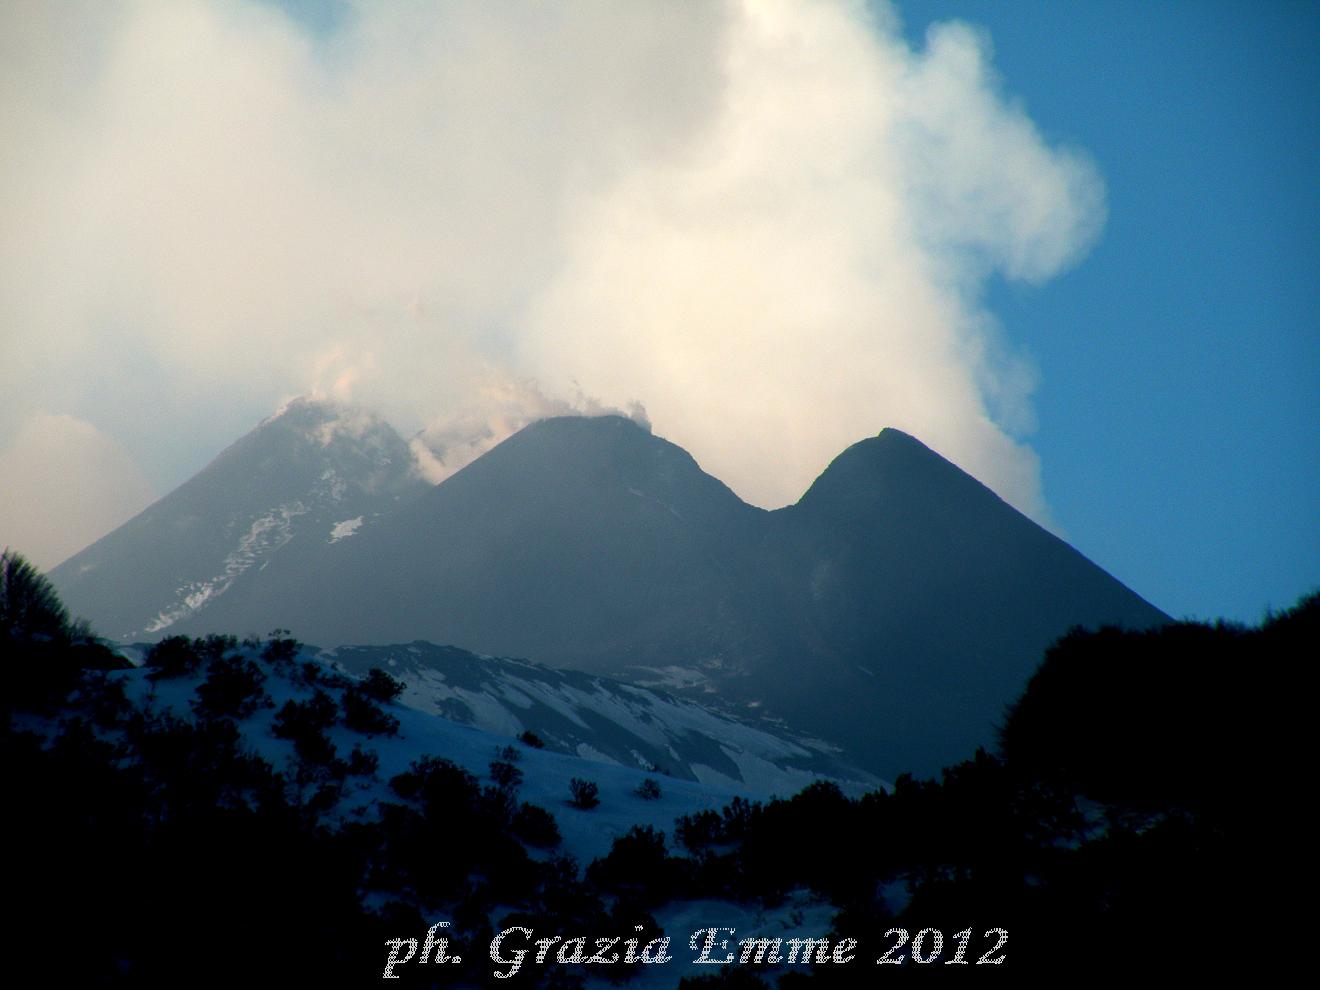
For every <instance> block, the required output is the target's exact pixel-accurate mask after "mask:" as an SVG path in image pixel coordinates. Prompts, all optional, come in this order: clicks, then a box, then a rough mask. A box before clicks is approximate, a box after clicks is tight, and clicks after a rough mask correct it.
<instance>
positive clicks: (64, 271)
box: [0, 0, 1104, 563]
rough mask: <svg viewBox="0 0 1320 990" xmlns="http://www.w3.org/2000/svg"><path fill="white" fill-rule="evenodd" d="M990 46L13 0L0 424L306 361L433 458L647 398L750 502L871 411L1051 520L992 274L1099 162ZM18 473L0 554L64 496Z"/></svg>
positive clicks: (291, 368)
mask: <svg viewBox="0 0 1320 990" xmlns="http://www.w3.org/2000/svg"><path fill="white" fill-rule="evenodd" d="M990 63H991V55H990V48H989V42H988V39H986V38H984V37H982V36H981V35H979V34H978V33H977V32H976V31H975V30H973V29H972V28H970V27H968V26H966V25H962V24H958V23H950V24H944V25H940V26H938V27H936V28H935V29H933V30H932V32H931V33H930V34H929V36H928V38H927V39H926V43H925V45H924V47H922V48H921V49H920V50H917V51H914V50H913V49H912V48H911V47H909V46H908V45H907V43H906V42H905V41H904V40H903V39H902V37H901V35H900V32H899V30H898V25H897V22H896V20H895V19H894V15H893V14H892V13H891V12H890V11H888V9H887V8H879V7H876V6H875V5H870V6H866V5H862V4H860V3H851V2H843V0H837V2H820V3H812V4H806V3H801V2H796V0H747V2H729V3H698V4H679V3H671V2H666V0H656V2H651V3H647V2H640V0H638V2H630V3H626V4H620V3H614V2H601V3H587V2H580V3H573V4H562V5H561V4H526V5H523V4H504V3H500V4H490V3H483V2H471V3H444V4H409V5H404V4H397V5H396V4H383V3H374V2H371V3H367V2H363V3H361V4H360V5H356V6H352V7H350V8H349V10H348V12H347V14H346V15H345V17H344V18H343V19H342V22H341V23H340V24H339V25H338V26H337V27H336V28H335V29H333V30H331V31H328V32H326V31H321V32H317V31H312V30H310V29H308V28H307V27H305V26H303V25H300V24H299V23H298V22H297V21H295V20H293V19H292V18H290V17H289V16H288V15H287V14H286V13H285V12H283V11H282V10H281V9H279V8H278V7H275V6H271V5H268V4H264V3H256V2H250V0H249V2H238V0H234V2H223V0H212V2H200V0H199V2H191V3H170V4H159V3H145V2H144V3H125V4H115V5H109V4H101V3H88V4H87V5H85V6H82V7H74V6H73V5H71V4H58V5H57V4H41V3H32V4H23V3H10V4H5V5H4V6H3V8H0V114H2V115H3V120H4V122H5V123H4V135H5V140H4V141H3V144H2V147H0V189H2V190H3V192H0V195H2V196H3V201H2V204H0V387H3V389H4V392H5V395H6V396H7V397H8V398H9V402H7V403H6V404H5V408H4V409H3V410H0V450H3V449H4V448H6V447H7V448H9V449H10V450H11V451H12V450H13V449H16V447H17V446H18V445H21V444H23V443H25V442H26V441H25V440H24V439H23V436H22V435H21V434H22V431H23V430H24V424H25V423H29V422H30V421H31V418H32V417H33V416H34V415H36V414H37V413H38V412H39V411H40V410H44V409H56V410H60V411H65V410H68V411H70V412H76V413H77V414H78V415H79V416H81V417H82V418H84V419H88V420H92V421H93V422H95V424H96V425H97V427H99V428H100V430H101V431H103V432H104V433H105V434H108V435H109V436H111V437H119V438H124V437H126V436H127V435H128V432H129V431H133V430H142V429H152V430H158V431H168V430H170V429H172V428H175V429H177V423H178V422H180V421H184V420H186V419H187V417H188V415H189V414H188V413H186V412H185V410H192V413H191V415H192V417H193V419H194V421H195V419H196V418H197V415H198V414H197V410H198V409H201V410H208V409H221V408H225V407H232V406H233V405H234V404H235V403H242V404H247V405H248V406H250V407H251V420H252V421H253V422H255V421H256V420H258V419H260V418H261V417H262V416H263V415H265V414H266V413H268V412H269V411H270V409H272V408H273V407H274V406H275V405H276V404H277V403H278V402H279V401H280V399H282V398H285V397H287V396H288V395H290V394H294V393H299V392H306V391H313V390H316V391H320V392H322V393H324V394H328V395H333V396H337V397H340V398H351V399H353V400H355V401H358V402H362V403H364V404H367V405H369V406H373V407H375V408H377V409H379V410H380V411H381V412H382V413H384V414H385V415H386V417H387V418H389V419H390V420H391V421H393V422H394V423H395V425H397V426H399V427H400V428H401V429H403V430H404V431H405V432H406V433H409V434H412V433H414V432H416V431H418V430H422V429H425V432H423V433H422V435H421V437H420V438H419V441H420V442H419V443H418V444H416V445H415V447H416V448H417V449H418V450H419V455H420V456H419V460H420V462H421V463H422V464H423V466H424V467H425V468H427V469H428V470H429V471H430V472H431V473H432V476H434V477H438V476H440V475H443V474H444V473H447V472H449V471H452V470H453V469H455V468H456V467H458V466H461V464H462V463H465V462H466V461H467V460H469V459H471V457H473V456H477V455H478V454H480V453H481V452H482V451H483V450H485V449H487V448H488V447H489V446H490V445H491V444H493V443H494V442H497V441H498V440H499V439H501V438H502V436H503V435H507V432H508V431H510V430H512V429H515V428H517V426H519V425H521V424H522V423H524V422H526V421H528V420H529V419H531V418H535V417H537V416H540V415H546V414H553V413H557V412H565V411H570V410H574V409H577V410H584V411H592V410H598V409H604V408H623V409H632V408H633V404H635V403H641V404H644V406H645V410H646V413H647V414H649V417H650V419H651V420H652V421H653V422H654V424H655V429H656V431H657V432H658V433H660V434H661V435H663V436H665V437H668V438H670V439H672V440H674V441H675V442H677V443H679V444H680V445H682V446H684V447H686V448H688V449H689V450H691V451H692V452H693V454H694V455H695V456H696V457H697V459H698V460H699V461H700V462H701V463H702V465H703V467H705V468H706V469H707V470H709V471H711V472H712V473H714V474H716V475H717V476H719V477H720V478H722V479H723V480H725V481H727V482H728V483H729V484H730V485H731V486H732V487H733V488H734V489H735V490H736V491H737V492H738V493H739V494H741V495H742V496H743V497H745V498H747V499H748V500H750V501H753V502H756V503H759V504H763V505H777V504H783V503H785V502H789V501H792V500H794V499H796V498H797V497H798V496H799V495H800V494H801V492H802V491H803V490H804V489H805V487H806V486H807V484H809V482H810V481H811V479H812V478H813V477H814V476H815V475H816V474H818V473H819V472H820V470H821V469H822V468H823V467H824V466H825V464H826V463H827V462H828V460H829V458H830V457H832V456H833V455H834V454H836V453H838V452H839V451H840V450H841V449H842V448H843V447H844V446H846V445H847V444H849V443H851V442H854V441H856V440H858V439H860V438H862V437H863V436H867V435H871V434H874V433H876V432H877V431H878V430H879V429H881V428H882V427H884V426H887V425H892V426H898V427H900V428H902V429H906V430H908V431H909V432H912V433H914V434H916V435H917V436H919V437H921V438H922V439H923V440H924V441H925V442H927V443H928V444H930V445H931V446H933V447H934V448H936V449H937V450H939V451H941V452H942V453H944V454H945V455H946V456H948V457H950V458H951V459H953V460H955V461H956V462H957V463H959V464H961V465H962V466H963V467H965V468H966V469H967V470H969V471H971V472H972V473H973V474H975V475H976V476H978V477H979V478H981V479H982V480H984V481H985V482H986V483H987V484H989V485H991V486H992V487H993V488H995V489H996V490H997V491H999V492H1000V493H1001V494H1002V495H1003V496H1004V497H1005V498H1007V499H1008V500H1009V501H1011V502H1013V503H1014V504H1016V505H1017V506H1019V507H1020V508H1022V509H1024V510H1026V511H1028V512H1030V513H1032V514H1034V515H1036V516H1037V517H1041V516H1042V515H1043V514H1044V512H1045V508H1044V504H1043V501H1042V499H1041V494H1040V484H1039V472H1038V465H1037V462H1036V458H1035V455H1034V454H1033V452H1032V451H1031V450H1030V448H1029V447H1027V446H1026V445H1025V444H1024V443H1023V441H1022V439H1021V438H1022V437H1023V436H1025V435H1026V434H1027V433H1029V431H1030V430H1031V428H1032V412H1031V404H1030V395H1031V390H1032V387H1033V384H1034V374H1033V371H1032V368H1031V366H1030V363H1029V362H1028V361H1026V360H1025V359H1024V358H1023V357H1022V356H1021V355H1019V354H1018V353H1016V352H1015V351H1014V350H1013V349H1012V348H1011V347H1010V346H1009V345H1008V344H1007V342H1006V341H1005V340H1004V339H1003V336H1002V334H1001V333H1000V331H999V329H998V327H997V325H996V323H995V321H994V319H993V318H992V316H991V315H990V314H989V313H988V312H987V311H986V310H985V308H984V306H983V304H982V302H981V296H982V292H983V287H984V285H985V282H986V279H987V278H989V277H990V276H992V275H994V274H996V273H1000V274H1003V275H1005V276H1007V277H1009V278H1014V279H1024V280H1028V281H1040V280H1043V279H1046V278H1049V277H1050V276H1051V275H1053V274H1055V273H1057V272H1058V271H1060V270H1061V269H1063V268H1064V267H1066V266H1068V265H1069V264H1071V263H1073V262H1074V261H1076V260H1077V259H1078V258H1079V257H1080V256H1081V254H1083V253H1084V252H1085V250H1086V249H1087V248H1088V247H1089V245H1090V244H1091V242H1092V241H1093V240H1094V238H1095V237H1096V236H1097V234H1098V232H1099V229H1100V226H1101V224H1102V222H1103V213H1104V209H1103V187H1102V184H1101V182H1100V180H1099V178H1098V176H1097V175H1096V173H1095V171H1094V169H1093V168H1092V167H1091V166H1090V165H1089V164H1088V163H1087V160H1086V159H1085V157H1084V156H1082V155H1079V154H1078V153H1076V152H1073V151H1069V150H1067V149H1059V148H1052V147H1050V146H1048V145H1047V144H1046V143H1045V142H1044V141H1043V139H1042V138H1041V136H1040V135H1039V133H1038V132H1037V131H1036V129H1035V127H1034V126H1033V124H1032V122H1031V121H1030V119H1029V118H1028V117H1027V116H1026V114H1025V113H1024V112H1023V110H1022V109H1021V108H1020V107H1018V106H1017V105H1016V104H1014V103H1013V102H1012V101H1011V100H1010V99H1008V98H1007V97H1006V96H1005V95H1004V94H1003V93H1002V92H1001V89H1000V86H999V83H998V81H997V79H996V77H995V75H994V73H993V70H992V68H991V64H990ZM144 396H145V399H144ZM130 397H131V399H130ZM588 397H590V398H588ZM144 401H146V402H149V403H150V405H151V408H152V409H153V413H154V415H153V416H152V417H151V425H150V426H149V427H148V426H144V425H142V423H141V422H140V420H141V416H140V409H141V407H142V403H143V402H144ZM134 410H137V411H138V412H137V413H136V414H135V413H134ZM135 415H136V418H135ZM126 445H127V444H126ZM128 446H132V445H128ZM141 446H142V447H143V448H148V447H149V446H150V445H149V444H145V443H143V444H141ZM216 449H218V444H217V445H214V446H211V447H209V448H207V449H201V450H198V451H197V452H196V457H197V459H198V460H195V461H193V462H191V463H187V464H178V465H163V464H161V463H156V464H145V463H144V464H143V465H142V466H143V468H144V470H145V471H146V472H147V473H148V474H149V475H153V476H156V477H160V476H169V475H171V473H173V475H174V478H175V481H178V480H182V477H183V476H185V475H186V474H187V473H190V472H191V471H194V470H196V469H197V467H199V466H200V461H201V460H202V459H204V458H205V457H208V456H210V455H211V454H212V453H214V452H215V450H216ZM25 450H26V448H25ZM4 456H8V455H4ZM24 456H25V457H27V458H29V460H30V456H31V452H30V451H27V452H26V453H25V454H24ZM58 456H59V455H58V453H57V452H56V451H55V450H54V449H53V448H52V452H51V457H50V459H49V461H48V462H47V464H46V467H47V469H48V471H49V473H50V476H52V477H53V475H54V474H56V473H58V472H57V471H56V467H57V465H59V464H61V463H64V464H66V465H67V468H66V470H67V479H66V480H65V481H63V482H62V483H63V484H65V485H69V484H73V483H74V482H73V480H72V479H73V478H76V479H77V481H76V484H77V485H79V486H81V487H82V489H83V490H85V491H91V490H94V487H95V486H96V485H97V484H98V483H99V482H100V479H98V478H96V477H88V476H87V472H86V471H85V469H84V468H83V467H82V466H81V465H79V464H78V463H77V461H76V459H74V460H66V461H64V462H61V461H59V460H58V459H57V458H58ZM147 456H150V455H147ZM161 456H162V457H164V456H165V455H164V454H162V455H161ZM47 483H54V482H51V481H49V478H48V482H47ZM27 490H29V493H30V496H31V499H32V505H31V506H29V507H28V508H32V509H33V511H28V509H27V508H25V509H23V510H22V511H19V510H15V509H13V507H6V509H5V513H4V515H3V517H0V540H9V541H10V542H13V543H15V545H19V546H20V547H21V546H22V543H23V541H24V539H25V538H30V537H33V536H36V535H38V534H40V533H41V532H42V531H43V529H45V530H54V529H57V528H59V527H64V526H66V520H65V519H63V518H59V517H57V516H56V515H54V514H47V516H46V517H45V519H44V521H43V522H39V523H33V522H31V521H30V520H31V518H32V517H33V516H34V513H36V508H35V507H38V506H40V505H41V504H42V500H43V497H44V496H43V494H42V492H41V491H38V490H36V489H34V488H33V486H31V485H29V486H27ZM105 498H106V500H107V502H112V501H114V498H115V496H113V493H112V492H110V491H107V492H106V493H105ZM119 499H120V501H122V500H123V499H122V493H121V496H120V497H119ZM55 508H58V509H59V511H60V512H61V513H62V512H63V511H64V507H59V506H56V507H55ZM36 514H39V513H36ZM25 520H27V521H25ZM47 563H53V561H47Z"/></svg>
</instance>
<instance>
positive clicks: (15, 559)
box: [0, 548, 74, 640]
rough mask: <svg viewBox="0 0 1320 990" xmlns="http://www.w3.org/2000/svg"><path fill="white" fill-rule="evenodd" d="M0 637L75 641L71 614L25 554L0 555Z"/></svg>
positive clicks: (8, 552)
mask: <svg viewBox="0 0 1320 990" xmlns="http://www.w3.org/2000/svg"><path fill="white" fill-rule="evenodd" d="M0 633H3V635H5V636H6V637H7V638H11V639H31V638H33V637H38V636H40V637H46V638H49V639H55V640H68V639H72V638H73V634H74V629H73V627H72V625H71V624H70V622H69V610H68V609H67V608H65V607H64V603H63V602H61V601H60V596H59V594H58V593H57V592H56V591H55V586H54V585H53V584H51V583H50V581H49V579H47V578H46V576H45V575H43V574H42V573H41V572H40V571H39V570H37V568H36V567H34V566H33V565H32V564H31V563H30V562H29V561H28V560H27V558H25V557H24V556H23V555H22V554H20V553H17V552H16V551H14V550H10V549H8V548H6V549H5V551H4V553H3V554H0Z"/></svg>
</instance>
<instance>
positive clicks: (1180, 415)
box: [900, 0, 1320, 621]
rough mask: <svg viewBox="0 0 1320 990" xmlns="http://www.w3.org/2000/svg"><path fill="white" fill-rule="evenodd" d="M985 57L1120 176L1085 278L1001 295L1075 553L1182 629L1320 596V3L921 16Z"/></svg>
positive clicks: (1113, 177)
mask: <svg viewBox="0 0 1320 990" xmlns="http://www.w3.org/2000/svg"><path fill="white" fill-rule="evenodd" d="M900 9H901V11H902V15H903V18H904V25H905V30H906V32H907V35H908V37H909V38H910V39H911V41H912V42H913V44H914V45H920V44H921V41H922V38H923V37H924V34H925V31H926V27H927V25H928V24H929V23H930V22H931V21H932V20H943V19H947V18H950V17H958V18H962V19H965V20H967V21H969V22H971V23H974V24H978V25H980V26H982V27H983V28H985V29H986V30H987V31H988V32H989V33H990V36H991V38H992V39H993V44H994V61H995V66H996V67H997V69H998V71H999V73H1000V76H1001V79H1002V83H1003V86H1004V88H1005V89H1006V90H1007V91H1008V92H1009V93H1011V94H1012V95H1013V96H1014V97H1016V98H1018V99H1019V100H1021V102H1022V103H1023V105H1024V106H1025V108H1026V110H1027V112H1028V113H1029V114H1030V116H1031V118H1032V119H1033V120H1034V121H1035V123H1036V124H1037V126H1038V127H1039V128H1040V129H1041V131H1042V132H1043V133H1044V134H1045V135H1046V137H1047V138H1049V139H1051V140H1056V141H1063V142H1067V143H1072V144H1076V145H1079V146H1081V147H1083V148H1085V149H1086V150H1087V151H1088V152H1089V153H1090V155H1091V156H1092V157H1093V159H1094V160H1095V162H1096V163H1097V165H1098V166H1099V169H1100V171H1101V173H1102V174H1103V176H1104V180H1105V184H1106V187H1107V192H1108V221H1107V223H1106V226H1105V230H1104V233H1103V235H1102V236H1101V239H1100V240H1099V242H1098V243H1097V244H1096V245H1095V247H1094V248H1092V250H1091V252H1090V254H1089V255H1088V256H1087V258H1086V259H1085V260H1084V261H1083V262H1082V263H1081V264H1080V265H1078V266H1077V267H1076V268H1075V269H1073V270H1072V271H1069V272H1067V273H1065V274H1063V275H1061V276H1060V277H1058V278H1056V279H1055V280H1053V281H1050V282H1048V283H1045V284H1044V285H1042V286H1040V287H1024V286H1022V285H1021V284H1006V283H1005V282H1004V281H1003V280H996V281H993V282H992V283H991V285H990V288H989V305H990V308H991V309H992V311H993V312H994V313H995V314H996V316H997V317H998V318H999V320H1000V321H1001V322H1002V324H1003V326H1004V328H1005V331H1006V332H1007V333H1008V335H1009V336H1010V337H1011V338H1012V339H1013V340H1014V341H1016V342H1018V343H1020V344H1022V345H1023V346H1025V347H1026V348H1027V350H1028V351H1029V352H1030V354H1031V355H1032V356H1033V357H1034V359H1035V361H1036V364H1037V367H1038V369H1039V372H1040V384H1039V386H1038V388H1037V391H1036V395H1035V404H1036V412H1037V417H1038V423H1039V427H1038V430H1037V432H1036V433H1035V434H1034V435H1032V437H1031V441H1032V444H1033V446H1034V447H1035V448H1036V450H1037V451H1038V452H1039V454H1040V458H1041V463H1042V473H1043V483H1044V491H1045V496H1046V498H1047V500H1048V501H1049V503H1050V505H1051V507H1052V508H1053V510H1054V513H1055V515H1056V518H1057V519H1058V520H1059V521H1060V523H1061V525H1062V526H1063V528H1064V529H1065V531H1066V535H1067V536H1068V538H1069V539H1070V540H1072V541H1073V542H1074V543H1075V544H1076V545H1077V546H1078V547H1080V548H1082V549H1083V550H1084V552H1086V553H1087V554H1088V555H1089V556H1090V557H1092V559H1094V560H1096V561H1097V562H1099V563H1101V564H1102V565H1103V566H1105V567H1107V568H1108V569H1110V570H1112V571H1113V572H1114V573H1115V574H1117V575H1120V576H1121V577H1122V579H1123V580H1124V581H1126V582H1128V583H1129V584H1130V585H1131V586H1132V587H1134V588H1136V589H1138V590H1139V591H1140V592H1141V593H1142V594H1144V595H1146V596H1148V597H1149V598H1150V599H1151V600H1152V601H1154V602H1155V603H1156V604H1157V605H1159V606H1160V607H1162V608H1164V609H1165V610H1166V611H1168V612H1170V613H1172V614H1173V615H1175V616H1183V615H1195V616H1201V617H1211V616H1221V615H1222V616H1228V617H1233V618H1236V619H1240V620H1244V621H1255V620H1256V619H1258V618H1259V617H1260V615H1261V613H1262V611H1263V610H1264V609H1265V607H1266V606H1274V607H1276V608H1277V607H1282V606H1286V605H1288V604H1290V603H1291V602H1293V601H1294V600H1295V599H1296V598H1297V597H1298V596H1300V595H1301V594H1303V593H1305V592H1307V591H1310V590H1315V589H1317V588H1320V5H1315V4H1306V3H1282V2H1273V3H1209V2H1207V3H1139V2H1118V0H1110V2H1104V3H1100V2H1085V3H1058V2H1049V0H1044V2H1031V0H1015V2H1013V3H989V2H956V0H949V2H943V0H942V2H919V0H909V2H904V3H902V4H901V7H900Z"/></svg>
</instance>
